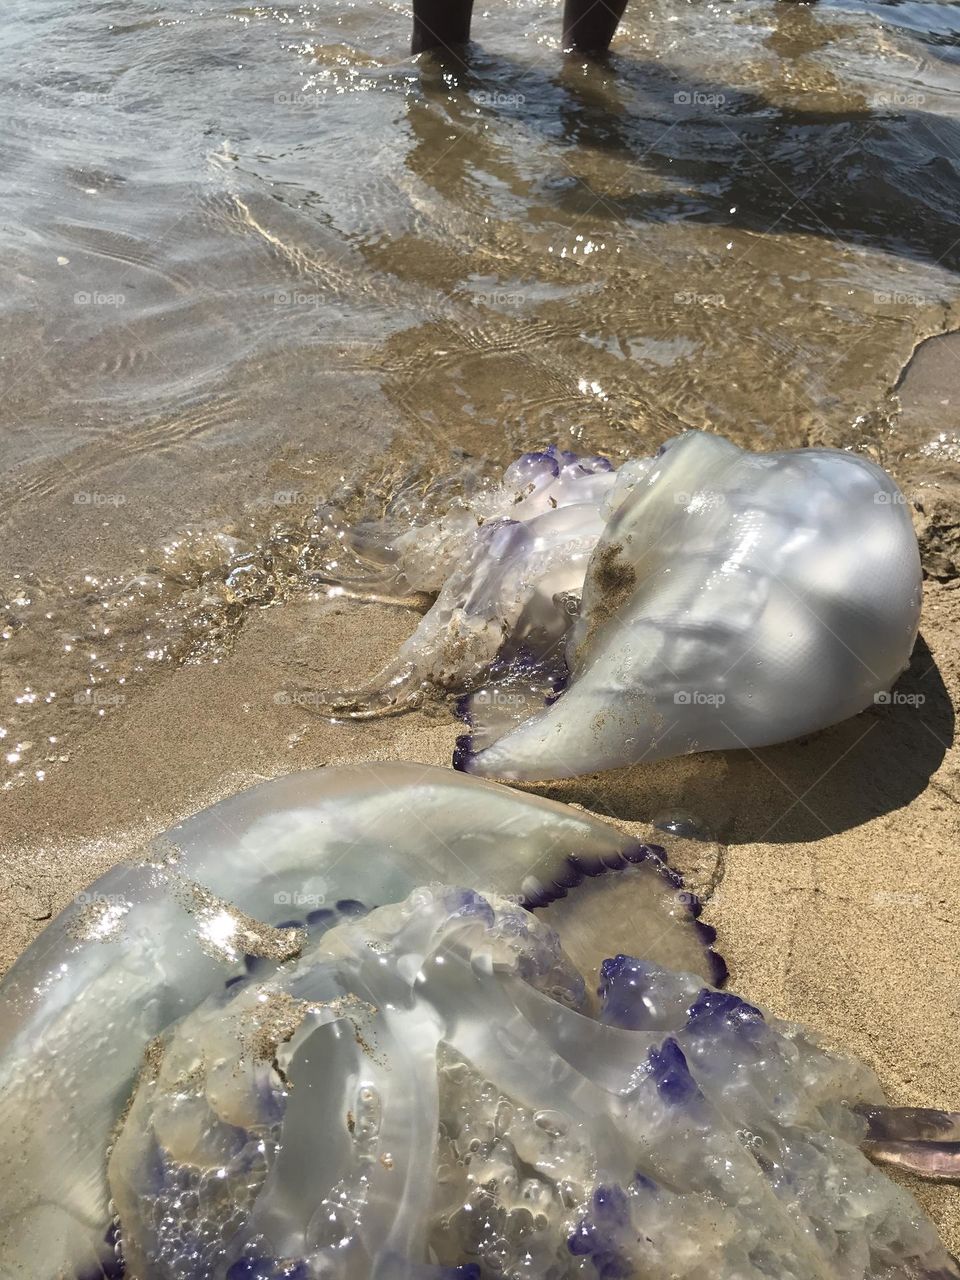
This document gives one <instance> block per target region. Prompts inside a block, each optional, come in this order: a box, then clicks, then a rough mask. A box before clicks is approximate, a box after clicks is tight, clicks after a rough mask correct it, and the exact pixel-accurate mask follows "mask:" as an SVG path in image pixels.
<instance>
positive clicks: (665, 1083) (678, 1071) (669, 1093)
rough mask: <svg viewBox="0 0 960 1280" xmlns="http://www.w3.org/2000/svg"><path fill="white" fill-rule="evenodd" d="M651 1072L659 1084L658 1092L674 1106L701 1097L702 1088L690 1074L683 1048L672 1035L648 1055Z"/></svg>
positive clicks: (655, 1081) (665, 1100) (657, 1084)
mask: <svg viewBox="0 0 960 1280" xmlns="http://www.w3.org/2000/svg"><path fill="white" fill-rule="evenodd" d="M647 1062H648V1063H649V1064H650V1074H651V1076H652V1078H653V1081H654V1083H655V1084H656V1086H657V1093H659V1095H660V1097H661V1098H662V1099H663V1100H664V1102H668V1103H670V1104H671V1105H672V1106H683V1105H684V1104H685V1103H688V1102H692V1101H693V1100H694V1098H698V1097H700V1096H701V1095H700V1089H699V1086H698V1085H697V1082H696V1080H694V1078H693V1076H692V1075H691V1074H690V1068H689V1067H688V1066H687V1060H686V1058H685V1057H684V1056H683V1050H682V1049H681V1048H680V1046H679V1044H677V1042H676V1040H674V1038H673V1037H672V1036H668V1037H667V1039H666V1040H664V1042H663V1044H662V1045H661V1046H660V1048H659V1049H651V1050H650V1052H649V1054H648V1055H647Z"/></svg>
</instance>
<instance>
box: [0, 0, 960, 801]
mask: <svg viewBox="0 0 960 1280" xmlns="http://www.w3.org/2000/svg"><path fill="white" fill-rule="evenodd" d="M0 31H2V41H0V115H2V119H3V121H4V129H3V132H2V135H0V271H2V277H3V288H2V290H0V360H2V364H0V385H2V396H0V442H2V445H0V447H2V453H3V461H4V469H3V479H2V482H0V537H2V547H3V551H2V555H0V635H2V637H3V639H2V641H0V646H2V647H0V726H2V729H3V731H4V735H5V736H4V737H3V739H2V743H0V746H2V748H3V756H2V757H0V764H2V765H3V776H4V778H5V779H6V781H7V783H8V785H24V784H30V783H35V782H36V781H37V780H38V779H39V778H42V777H44V776H46V775H47V773H48V771H49V770H50V769H52V768H56V767H59V766H60V765H61V764H62V763H63V761H64V759H65V758H69V755H70V751H71V750H72V748H73V745H74V744H75V743H76V742H77V741H78V740H79V739H80V738H81V737H82V736H83V735H84V734H86V733H88V732H90V731H91V730H92V729H93V728H94V726H95V725H96V724H97V723H99V722H102V721H103V720H104V719H107V718H109V717H110V716H111V715H112V714H114V713H115V711H116V710H117V709H118V708H119V707H121V706H122V705H123V704H124V702H125V701H127V700H129V699H131V698H134V697H136V696H137V690H138V689H139V688H141V687H142V685H143V683H144V682H145V681H149V680H150V679H151V677H152V674H153V673H155V672H156V671H158V670H159V669H161V668H164V667H169V666H170V665H171V664H175V663H180V662H183V661H189V660H207V659H210V658H215V657H216V656H218V655H219V653H221V652H222V651H223V648H224V647H225V646H226V645H228V644H229V642H230V638H231V636H232V635H233V634H234V633H235V630H236V628H237V627H238V626H241V625H242V624H243V621H244V618H245V617H246V616H247V615H248V613H249V611H250V610H251V609H253V608H259V607H262V606H264V605H266V604H270V603H272V602H274V601H276V600H278V599H283V598H284V597H285V595H286V594H288V593H290V592H291V591H296V590H297V589H298V587H300V586H302V585H303V583H304V582H305V581H306V580H307V577H308V575H309V573H310V571H311V569H312V568H315V567H316V564H317V562H318V560H322V556H323V554H324V529H323V522H322V521H317V520H316V519H315V518H314V516H313V511H314V505H315V503H316V502H317V501H322V500H326V499H329V498H330V497H331V495H332V494H333V493H334V491H335V490H337V489H338V488H340V487H341V486H342V484H343V482H344V481H346V482H347V484H348V486H349V485H351V484H353V485H357V484H359V485H360V486H361V489H362V491H363V493H364V494H365V495H366V497H367V498H368V499H369V497H370V496H371V494H372V495H374V496H375V495H377V494H379V493H381V492H382V493H387V492H389V491H391V490H392V489H394V488H395V486H396V483H397V480H398V478H408V477H409V476H410V475H412V474H414V473H415V474H416V475H417V476H420V477H427V476H429V475H431V474H434V473H446V474H448V473H450V472H451V471H452V470H454V471H455V470H456V469H457V468H458V467H459V466H460V465H461V461H460V460H461V459H462V457H463V454H464V451H465V452H467V453H469V454H470V455H472V456H474V457H480V456H482V457H485V458H489V459H491V460H493V461H497V462H501V463H502V462H505V461H507V460H508V459H509V458H510V457H512V456H515V455H516V454H517V453H519V452H521V451H523V450H525V449H529V448H534V447H537V446H540V445H543V444H545V443H547V442H549V441H552V440H559V441H560V442H562V443H569V442H571V441H573V442H576V444H577V446H578V447H581V448H583V449H587V450H590V451H605V452H608V453H610V454H611V455H612V456H614V457H615V458H618V459H619V458H622V457H624V456H627V455H628V454H631V453H637V452H649V451H650V449H651V448H652V447H654V446H655V445H656V444H658V443H659V442H660V440H661V439H663V438H664V437H665V436H668V435H672V434H675V433H676V432H678V431H680V430H682V429H684V428H686V427H703V426H709V427H712V428H715V429H717V430H719V431H722V432H723V433H725V434H728V435H730V436H732V437H733V438H734V439H736V440H738V441H740V442H747V441H754V442H759V443H760V444H761V445H763V446H776V445H780V446H789V445H799V444H804V443H815V442H826V443H830V444H835V445H843V446H855V447H860V448H863V449H866V450H868V451H870V452H871V453H872V454H873V455H874V456H875V457H877V458H878V459H879V460H880V461H881V462H883V463H885V464H887V465H889V466H891V467H892V468H893V469H894V470H895V471H896V470H897V469H898V467H899V466H900V465H901V464H903V463H904V462H905V461H907V460H909V459H911V458H917V457H924V458H930V457H933V458H934V459H935V457H936V454H937V451H938V450H939V449H941V447H942V448H943V449H948V448H950V447H953V446H954V445H955V442H952V441H950V440H941V439H940V438H939V437H936V438H932V439H926V438H922V433H921V435H920V436H918V435H917V434H916V432H908V431H906V430H905V429H904V427H903V424H902V423H901V422H900V420H899V419H898V416H897V413H896V405H895V403H894V402H893V401H892V400H891V397H890V390H891V388H892V386H893V385H894V383H895V381H896V378H897V375H898V373H899V371H900V369H901V368H902V366H903V365H904V363H905V361H906V360H907V359H908V358H909V356H910V354H911V352H912V351H913V349H914V347H915V345H916V343H917V342H918V341H919V340H920V339H922V338H924V337H926V336H929V335H931V334H934V333H939V332H942V331H944V330H948V329H950V328H953V327H956V326H957V302H958V290H957V269H958V266H960V172H958V164H960V120H958V113H960V93H958V89H960V66H958V39H960V7H958V6H956V5H953V4H947V3H913V2H911V3H903V4H872V3H871V4H863V3H853V2H850V0H834V2H833V3H829V4H817V5H802V4H796V3H791V2H789V0H762V2H761V0H736V2H731V3H705V2H703V0H696V2H693V3H684V2H683V0H654V2H653V3H649V2H648V0H632V3H631V7H630V9H629V10H628V16H627V20H626V21H625V23H624V25H623V28H622V30H621V33H620V34H619V36H618V38H617V42H616V46H615V52H614V55H613V57H612V58H611V60H610V62H609V64H608V65H606V66H603V67H598V66H585V65H582V64H581V63H579V62H578V61H576V60H570V59H565V58H564V57H563V55H562V54H561V52H560V49H559V34H560V23H559V5H557V6H544V5H542V4H540V3H537V2H535V0H497V2H496V3H494V4H492V5H491V6H490V7H489V8H488V9H485V8H482V7H480V6H478V7H477V10H476V14H475V19H474V35H475V38H476V41H477V43H476V45H475V47H474V49H473V51H472V53H471V56H470V59H469V65H468V67H467V68H466V70H460V71H451V70H449V69H448V70H446V71H445V70H444V69H443V68H442V67H439V66H438V65H437V64H436V63H434V62H431V61H429V60H424V59H421V60H418V61H413V60H411V59H410V58H409V57H408V56H407V55H406V48H407V44H408V40H409V15H408V13H407V10H406V9H405V7H404V6H403V5H399V4H388V3H379V2H377V0H367V2H366V3H359V2H358V0H349V2H347V0H344V2H343V3H338V2H336V0H322V2H321V3H315V4H304V5H300V6H297V7H291V8H282V7H270V6H264V7H254V6H252V7H245V6H240V5H237V6H231V5H229V4H226V3H222V4H221V3H212V4H209V5H206V6H196V5H191V4H188V3H185V2H183V0H163V2H162V3H155V4H152V3H147V0H105V2H101V3H97V2H91V3H85V4H82V5H81V4H77V3H73V2H70V0H10V2H9V3H8V4H6V5H5V6H4V11H3V16H2V18H0ZM931 451H932V452H931Z"/></svg>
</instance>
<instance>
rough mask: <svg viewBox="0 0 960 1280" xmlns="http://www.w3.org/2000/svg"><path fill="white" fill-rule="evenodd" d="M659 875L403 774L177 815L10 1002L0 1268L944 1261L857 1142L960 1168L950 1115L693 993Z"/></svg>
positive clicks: (45, 1276)
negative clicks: (615, 887) (594, 948)
mask: <svg viewBox="0 0 960 1280" xmlns="http://www.w3.org/2000/svg"><path fill="white" fill-rule="evenodd" d="M603 872H608V873H609V874H607V875H601V873H603ZM453 873H456V875H457V878H458V879H459V881H460V883H461V884H463V883H464V882H466V883H467V884H468V885H469V886H470V887H468V888H458V887H454V886H451V884H450V883H449V882H450V880H451V878H452V875H453ZM597 877H601V878H599V879H597ZM620 877H623V878H625V879H624V880H622V881H621V883H626V884H628V885H629V886H630V903H631V909H630V910H629V911H628V912H627V913H626V917H625V919H621V920H617V919H614V918H612V916H610V917H608V918H607V919H606V920H605V921H604V922H603V925H602V927H601V928H600V929H599V930H598V933H600V934H602V937H600V938H598V939H596V941H598V942H599V943H601V944H602V945H605V944H607V943H608V942H609V943H610V944H611V946H612V948H616V947H617V946H618V945H619V944H620V943H621V940H622V939H623V938H624V937H625V936H626V937H627V938H629V940H630V942H631V944H632V947H633V950H634V952H636V953H640V954H634V955H632V956H631V955H627V954H625V953H621V952H620V951H613V952H612V953H611V954H610V955H609V956H608V958H607V959H606V960H604V961H603V963H602V964H601V965H600V966H599V968H598V969H596V968H593V966H592V962H591V961H589V960H587V959H585V960H584V961H583V962H582V963H583V966H584V968H587V969H589V970H590V971H589V972H587V973H581V972H580V970H579V969H578V967H577V966H576V965H575V964H574V963H573V962H572V961H571V959H570V957H569V956H568V954H567V952H566V950H565V948H564V945H563V943H564V940H565V938H566V936H568V934H569V932H570V926H571V925H572V924H573V923H575V911H574V910H573V907H574V904H575V903H576V902H577V900H578V899H579V898H583V899H584V900H589V898H590V896H591V894H592V893H593V891H594V887H595V884H596V885H597V886H603V885H604V884H605V883H610V882H616V881H617V880H618V878H620ZM438 879H439V880H440V881H441V883H437V881H438ZM418 881H427V882H429V883H427V884H426V885H425V886H424V887H419V888H415V887H414V885H416V883H417V882H418ZM581 881H582V882H583V883H582V884H580V882H581ZM679 883H680V882H679V879H678V877H677V875H676V874H675V873H674V872H672V871H670V870H669V868H667V867H666V865H665V863H664V860H663V857H662V853H661V851H659V850H658V849H656V848H655V847H653V846H651V845H643V844H638V843H637V842H635V841H632V840H629V839H627V838H625V837H623V836H622V835H620V834H619V833H618V832H617V831H616V829H615V828H613V827H611V826H608V825H606V824H603V823H600V822H598V821H595V820H593V819H591V818H588V817H586V816H585V815H584V814H582V813H580V812H579V811H577V810H574V809H569V808H566V807H564V806H561V805H556V804H552V803H550V802H548V801H543V800H538V799H534V798H529V797H523V796H518V795H515V794H514V793H512V792H510V791H509V790H507V789H505V788H502V787H498V786H497V785H495V784H491V783H485V782H482V781H478V780H475V779H470V778H464V777H462V776H458V775H456V774H454V773H452V772H450V771H444V770H436V769H430V768H426V767H423V766H416V765H405V766H403V765H376V766H371V767H369V768H366V769H345V770H339V769H329V770H320V771H316V772H313V773H308V774H302V775H294V776H292V777H289V778H283V779H280V780H277V781H276V782H272V783H267V784H264V785H262V786H260V787H257V788H254V789H253V790H252V791H249V792H246V793H244V794H242V795H240V796H238V797H235V798H234V799H232V800H228V801H225V802H224V803H222V804H219V805H216V806H214V807H213V808H212V809H209V810H207V811H205V812H204V813H201V814H200V815H198V816H197V817H196V818H193V819H191V820H189V821H188V822H185V823H184V824H182V825H181V826H179V827H177V828H175V829H173V830H172V831H171V832H169V833H168V836H167V837H166V838H165V839H163V840H162V841H161V842H159V844H158V845H157V846H156V847H154V848H153V849H152V851H151V856H150V858H149V859H148V860H147V861H140V862H135V863H131V864H130V866H128V867H126V868H118V869H117V870H116V871H114V872H111V873H110V874H109V875H108V876H106V877H104V878H103V879H102V880H100V881H98V882H97V883H96V884H95V885H93V886H92V887H91V889H90V890H89V891H88V892H87V893H86V894H85V895H82V899H83V900H82V901H81V902H78V903H77V904H76V905H75V906H74V907H73V908H71V909H70V910H69V911H68V912H66V913H64V915H63V916H61V917H60V918H59V919H58V920H57V921H55V922H54V923H53V924H52V925H51V926H50V927H49V928H48V929H47V930H46V931H45V932H44V933H43V934H42V935H41V936H40V938H39V939H38V941H37V942H36V943H35V944H34V945H33V946H32V947H31V948H30V949H29V950H28V951H27V952H26V953H25V955H24V956H23V958H22V959H21V960H20V961H19V962H18V963H17V965H16V966H15V967H14V969H13V970H12V971H11V973H10V974H9V975H8V976H7V978H6V979H5V980H4V982H3V984H2V987H0V995H2V998H3V1005H2V1023H0V1084H2V1090H0V1158H2V1163H3V1171H4V1176H3V1182H2V1185H0V1257H2V1274H3V1276H4V1278H5V1280H6V1278H7V1277H10V1280H21V1278H24V1280H26V1278H29V1280H62V1277H67V1278H68V1280H94V1278H97V1280H104V1278H105V1277H106V1278H108V1280H123V1278H125V1280H431V1278H432V1280H440V1278H441V1277H442V1278H446V1280H456V1278H459V1280H520V1278H521V1277H536V1278H537V1280H575V1278H582V1280H586V1278H589V1280H632V1278H635V1280H640V1277H644V1280H676V1278H677V1277H683V1278H684V1280H708V1278H709V1280H761V1278H764V1280H768V1278H771V1277H776V1278H777V1280H817V1278H821V1277H822V1278H823V1280H826V1278H828V1277H829V1278H830V1280H868V1278H869V1280H951V1278H952V1280H956V1277H958V1276H960V1271H958V1270H957V1268H956V1266H955V1264H954V1263H953V1261H952V1260H951V1258H950V1256H949V1254H947V1253H946V1251H945V1250H944V1249H943V1247H942V1246H941V1245H940V1243H939V1242H938V1240H937V1237H936V1233H935V1232H934V1230H933V1227H932V1226H931V1224H930V1223H929V1222H928V1221H927V1220H926V1219H925V1218H924V1216H923V1215H922V1213H921V1212H920V1210H919V1208H918V1207H917V1205H916V1203H915V1202H914V1201H913V1200H912V1198H911V1197H910V1195H909V1194H908V1193H907V1192H906V1191H904V1190H902V1189H900V1188H898V1187H897V1186H895V1185H894V1184H893V1183H891V1182H890V1181H889V1180H888V1179H887V1178H886V1177H885V1176H884V1175H883V1174H882V1173H881V1172H880V1171H879V1170H878V1169H877V1168H876V1167H875V1166H874V1165H873V1164H872V1163H871V1162H870V1160H869V1159H868V1158H867V1155H865V1154H864V1152H863V1151H862V1150H861V1149H860V1148H861V1146H862V1147H863V1148H865V1149H866V1151H868V1152H869V1153H870V1154H871V1155H872V1156H874V1158H881V1157H885V1158H888V1159H893V1160H895V1161H897V1162H898V1163H900V1164H903V1165H905V1166H907V1167H911V1168H920V1169H922V1171H923V1172H925V1173H927V1174H928V1175H929V1176H941V1177H942V1176H956V1174H957V1169H956V1168H955V1155H954V1154H952V1148H953V1147H955V1146H956V1141H955V1139H956V1135H957V1131H958V1123H957V1117H954V1116H951V1115H947V1114H944V1113H938V1112H916V1111H909V1112H908V1111H899V1110H896V1109H891V1108H888V1107H886V1105H885V1103H884V1100H883V1097H882V1094H881V1093H880V1090H879V1087H878V1085H877V1082H876V1080H875V1079H874V1077H873V1076H872V1074H871V1073H870V1072H869V1070H867V1069H866V1068H865V1067H863V1066H862V1065H860V1064H858V1063H856V1062H854V1061H852V1060H849V1059H845V1058H842V1057H839V1056H836V1055H833V1054H830V1053H827V1052H826V1051H824V1050H823V1049H822V1048H820V1047H819V1046H818V1045H817V1044H816V1043H815V1041H814V1040H813V1039H812V1038H811V1037H810V1036H809V1035H808V1034H806V1033H805V1032H803V1031H801V1030H800V1029H798V1028H796V1027H792V1026H788V1025H785V1024H782V1023H779V1022H777V1021H775V1020H773V1019H770V1018H767V1017H765V1016H764V1015H763V1014H762V1013H761V1011H760V1010H758V1009H757V1008H755V1007H754V1006H752V1005H750V1004H748V1003H746V1002H745V1001H743V1000H741V999H739V998H738V997H736V996H734V995H731V994H728V993H725V992H722V991H719V990H717V987H716V982H717V981H722V978H723V969H722V966H721V964H720V962H719V960H718V958H717V957H716V955H715V953H714V952H713V951H712V950H711V949H710V943H711V941H712V940H713V935H712V931H710V930H709V929H706V928H705V927H703V926H700V925H699V922H698V921H697V919H696V915H697V906H696V903H695V902H694V901H693V900H691V899H690V897H689V895H686V894H683V893H680V892H678V885H679ZM571 890H572V892H569V896H565V894H567V893H568V891H571ZM507 895H509V896H507ZM524 904H526V905H524ZM558 905H559V906H562V907H565V908H567V914H566V915H564V914H563V913H561V914H559V915H557V914H553V915H551V913H554V912H555V907H556V906H558ZM371 906H372V907H373V909H372V910H369V911H368V910H367V908H368V907H371ZM528 908H535V909H534V910H529V909H528ZM551 921H556V923H557V924H558V926H559V929H560V933H559V935H558V933H557V931H556V930H555V929H554V928H553V927H552V923H551ZM618 930H619V932H618ZM624 931H625V932H624ZM574 933H575V931H574ZM571 936H572V935H571ZM582 943H583V938H582V936H581V937H580V938H579V943H578V945H581V946H582ZM599 954H601V955H602V954H604V952H603V951H601V952H600V953H599ZM585 978H586V979H588V981H585Z"/></svg>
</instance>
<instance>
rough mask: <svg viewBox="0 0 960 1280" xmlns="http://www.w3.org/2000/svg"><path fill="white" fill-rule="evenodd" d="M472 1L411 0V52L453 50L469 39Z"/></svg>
mask: <svg viewBox="0 0 960 1280" xmlns="http://www.w3.org/2000/svg"><path fill="white" fill-rule="evenodd" d="M472 14H473V0H413V40H412V42H411V44H410V52H411V53H424V52H425V51H426V50H427V49H439V50H443V49H448V50H454V49H456V48H457V46H458V45H464V44H466V43H467V41H468V40H469V39H470V18H471V16H472Z"/></svg>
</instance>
